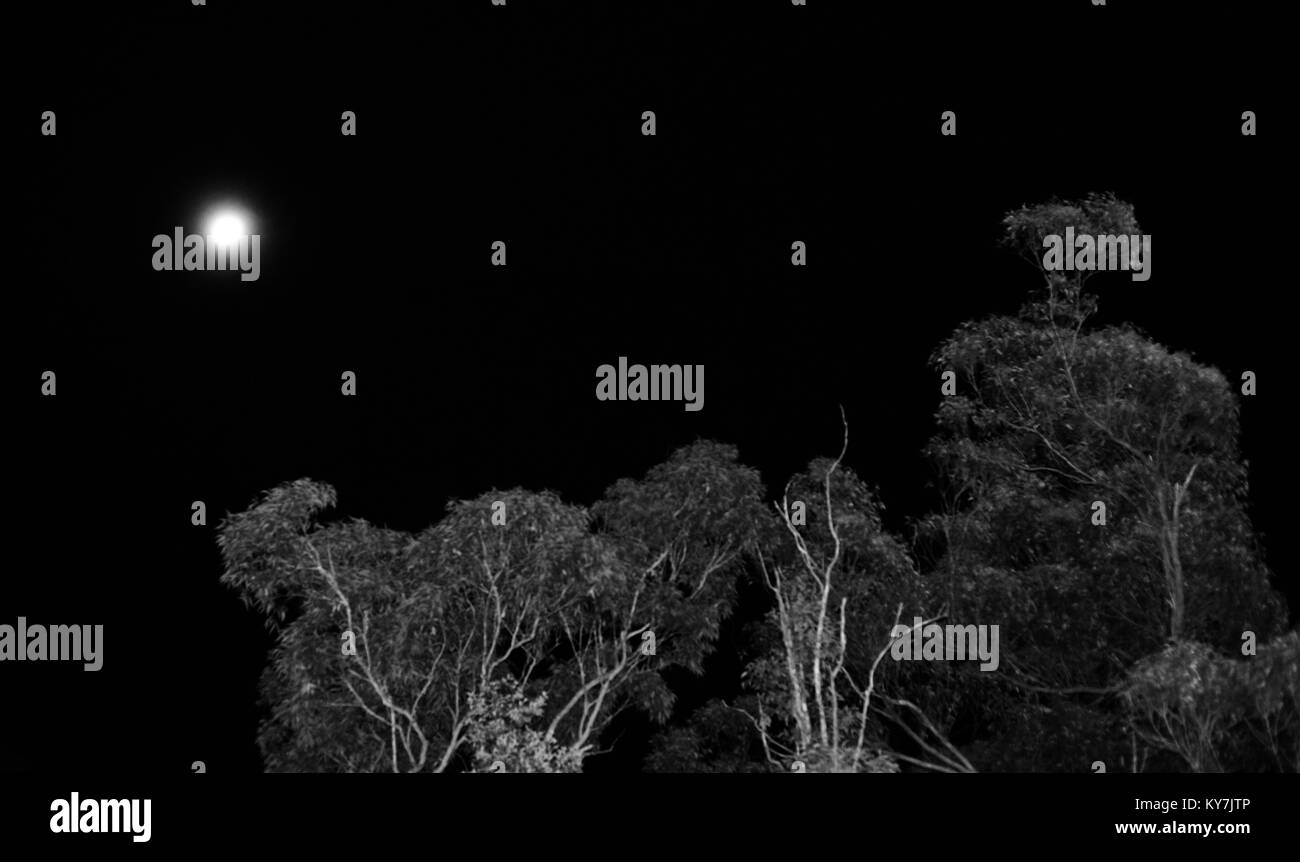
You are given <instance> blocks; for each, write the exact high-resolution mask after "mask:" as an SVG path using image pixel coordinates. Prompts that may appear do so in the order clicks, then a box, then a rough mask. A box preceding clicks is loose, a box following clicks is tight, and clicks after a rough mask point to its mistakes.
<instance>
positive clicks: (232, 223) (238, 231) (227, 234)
mask: <svg viewBox="0 0 1300 862" xmlns="http://www.w3.org/2000/svg"><path fill="white" fill-rule="evenodd" d="M247 233H248V229H247V228H246V227H245V226H244V220H243V219H242V218H240V217H239V216H237V215H235V214H234V213H219V214H218V215H217V216H216V217H215V218H213V219H212V223H211V224H210V225H209V226H208V235H209V236H211V237H212V239H213V241H214V242H216V244H217V245H233V244H234V243H237V242H239V240H240V238H242V237H243V236H245V235H247Z"/></svg>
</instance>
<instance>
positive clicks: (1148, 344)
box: [918, 195, 1281, 756]
mask: <svg viewBox="0 0 1300 862" xmlns="http://www.w3.org/2000/svg"><path fill="white" fill-rule="evenodd" d="M1005 226H1006V243H1007V245H1008V246H1009V247H1011V248H1012V249H1013V250H1015V251H1017V252H1019V253H1021V254H1022V255H1023V256H1024V257H1025V258H1026V259H1027V260H1029V261H1031V262H1032V263H1033V264H1034V265H1035V266H1036V267H1037V268H1038V269H1039V270H1040V271H1041V273H1042V275H1043V288H1042V290H1041V292H1040V293H1038V294H1037V295H1035V296H1034V297H1031V299H1030V301H1029V302H1027V303H1026V304H1025V305H1024V307H1023V308H1022V309H1021V311H1020V313H1019V314H1018V315H1015V316H996V317H992V318H989V319H986V320H981V321H976V322H971V323H967V324H965V325H963V326H962V327H960V328H959V329H958V330H957V332H956V333H954V335H953V336H952V337H951V338H950V339H949V340H948V341H947V342H946V343H945V344H944V345H942V346H941V347H940V348H939V350H938V351H937V352H936V353H935V355H934V358H933V362H934V365H935V367H936V369H937V370H939V371H954V372H956V374H957V376H958V379H959V381H960V389H959V391H958V393H957V394H956V395H954V396H950V397H947V398H945V399H944V401H943V403H942V405H941V406H940V408H939V411H938V414H937V419H938V422H939V426H940V431H939V433H938V434H937V435H936V436H935V438H934V439H933V440H932V441H931V444H930V446H929V448H928V452H929V455H930V456H931V458H932V459H933V461H934V462H935V464H936V465H937V466H938V468H939V471H940V475H941V487H942V491H943V495H944V499H945V501H946V503H945V509H944V511H942V512H940V513H938V514H936V515H934V516H932V517H930V518H928V519H926V521H925V522H924V523H922V524H921V529H920V530H919V533H918V536H919V544H920V546H921V547H922V548H923V549H926V550H928V552H929V554H928V556H929V557H930V559H931V560H933V568H932V571H931V577H932V579H933V580H934V581H935V582H936V583H937V584H938V586H937V589H939V590H940V591H942V592H943V593H944V594H945V595H946V597H947V601H948V603H949V607H950V608H951V609H953V610H960V612H961V613H962V614H963V616H973V615H981V616H992V617H995V618H999V619H1001V620H1002V621H1003V622H1004V624H1005V625H1004V630H1006V631H1008V632H1009V633H1010V635H1011V637H1010V638H1009V639H1008V640H1007V641H1004V646H1003V652H1004V656H1005V657H1004V664H1005V665H1006V666H1007V667H1008V669H1009V670H1010V675H1009V677H1010V678H1009V680H1008V681H1009V682H1010V683H1012V685H1013V689H1008V687H1007V682H1008V681H1000V682H998V683H994V684H992V688H993V690H992V691H989V686H988V685H986V686H985V693H986V695H991V696H989V697H986V698H985V705H984V706H980V705H978V704H976V702H975V700H974V699H973V698H972V699H968V701H969V703H970V708H971V709H972V713H973V714H974V715H975V717H976V720H977V721H978V722H982V723H986V724H998V723H999V722H1000V723H1001V724H1002V726H1003V730H1006V729H1007V726H1008V724H1007V721H1008V719H1009V718H1022V719H1023V718H1025V717H1026V716H1028V715H1030V714H1031V713H1032V712H1034V711H1036V707H1035V705H1034V704H1035V702H1036V701H1033V700H1030V699H1028V698H1027V696H1028V695H1031V694H1038V695H1042V694H1049V695H1051V694H1055V695H1067V696H1078V695H1083V696H1085V697H1088V698H1092V699H1094V700H1095V699H1096V698H1098V697H1108V696H1112V695H1114V694H1115V693H1116V692H1117V691H1118V688H1119V685H1120V682H1121V680H1122V679H1123V677H1124V674H1125V673H1126V671H1127V669H1128V668H1129V667H1130V666H1131V665H1133V664H1134V663H1135V662H1137V661H1138V660H1139V659H1141V658H1142V657H1143V656H1146V655H1149V654H1151V653H1154V652H1157V651H1159V650H1161V649H1162V648H1163V646H1164V644H1166V643H1167V642H1170V641H1172V642H1180V641H1182V640H1185V639H1196V640H1201V641H1205V642H1206V643H1208V644H1210V645H1217V646H1218V647H1220V648H1227V647H1228V646H1229V645H1230V644H1233V643H1235V642H1236V641H1237V639H1238V636H1239V635H1240V633H1241V632H1242V631H1243V630H1244V629H1247V628H1252V629H1254V630H1256V631H1261V632H1269V633H1271V632H1275V631H1276V630H1277V628H1278V626H1279V624H1280V620H1281V605H1280V602H1279V600H1278V597H1277V595H1276V594H1275V593H1273V592H1272V590H1271V589H1270V588H1269V585H1268V572H1267V570H1266V568H1265V566H1264V565H1263V563H1262V561H1261V559H1260V554H1259V552H1258V543H1257V541H1256V539H1255V537H1254V534H1253V532H1252V529H1251V526H1250V522H1249V518H1248V517H1247V514H1246V490H1247V488H1246V465H1245V463H1244V462H1243V461H1242V459H1241V457H1240V453H1239V451H1238V448H1237V438H1238V433H1239V423H1238V406H1237V401H1236V399H1235V397H1234V395H1233V391H1232V389H1231V388H1230V387H1229V385H1228V383H1227V380H1226V379H1225V378H1224V376H1223V375H1222V374H1221V373H1219V372H1218V371H1217V370H1216V369H1213V368H1209V367H1206V366H1203V365H1200V364H1198V363H1196V362H1195V361H1193V360H1192V359H1191V358H1190V357H1189V356H1187V355H1185V354H1181V353H1176V352H1172V351H1170V350H1168V349H1166V348H1164V347H1162V346H1161V345H1159V344H1156V343H1154V342H1152V341H1151V340H1150V339H1148V338H1146V337H1144V336H1143V335H1142V334H1141V333H1139V332H1138V331H1136V330H1135V329H1133V328H1132V327H1130V326H1125V325H1119V326H1106V327H1098V328H1092V327H1090V325H1089V324H1090V321H1091V320H1092V319H1093V317H1094V314H1095V311H1096V300H1095V298H1094V297H1093V296H1092V295H1091V294H1090V293H1088V292H1087V291H1086V289H1085V288H1086V285H1087V282H1088V280H1089V278H1090V277H1091V276H1092V273H1090V272H1087V271H1083V272H1080V271H1075V272H1060V271H1052V270H1047V269H1045V268H1044V267H1043V264H1042V259H1041V255H1042V249H1043V239H1044V237H1046V236H1049V235H1052V234H1057V235H1060V234H1063V233H1064V232H1065V229H1066V227H1067V226H1072V227H1073V228H1074V229H1075V231H1076V232H1077V233H1078V234H1088V235H1120V234H1125V235H1132V234H1139V233H1140V228H1139V227H1138V224H1137V221H1136V218H1135V217H1134V215H1133V210H1132V207H1131V206H1130V205H1128V204H1127V203H1124V202H1122V201H1119V200H1117V199H1116V198H1114V197H1113V196H1111V195H1093V196H1090V197H1088V198H1086V199H1084V200H1082V201H1079V202H1062V201H1053V202H1050V203H1048V204H1044V205H1038V206H1029V207H1023V208H1021V209H1020V210H1017V211H1015V212H1012V213H1010V214H1008V216H1007V218H1006V220H1005ZM1098 503H1101V504H1103V505H1104V507H1105V523H1104V526H1103V525H1101V524H1100V522H1099V521H1096V522H1095V521H1094V518H1095V516H1096V515H1095V513H1097V512H1100V511H1101V510H1100V508H1099V507H1098V506H1097V504H1098ZM1008 704H1016V705H1018V707H1019V709H1018V710H1012V711H1010V712H1008V710H1007V708H1006V707H1007V705H1008ZM999 715H1001V716H1002V718H1001V719H999V718H998V716H999ZM1017 732H1023V731H1017ZM1097 744H1098V743H1096V741H1095V740H1094V741H1093V742H1089V743H1085V745H1092V746H1094V749H1093V750H1094V751H1095V746H1096V745H1097ZM1071 756H1073V755H1071Z"/></svg>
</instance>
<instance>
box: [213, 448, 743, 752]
mask: <svg viewBox="0 0 1300 862" xmlns="http://www.w3.org/2000/svg"><path fill="white" fill-rule="evenodd" d="M759 487H760V486H759V483H758V479H757V475H756V474H754V473H753V472H752V471H748V470H746V469H745V468H743V467H740V466H739V465H737V464H736V463H735V452H734V450H732V449H729V448H728V447H721V446H717V445H716V444H707V443H701V444H696V445H695V446H692V447H687V448H685V449H683V450H680V451H679V452H677V453H675V455H674V456H673V458H672V459H671V460H670V461H669V462H668V463H667V464H664V465H661V466H659V467H657V468H655V469H653V470H651V471H650V473H649V474H648V475H647V477H646V479H645V480H644V481H642V482H633V481H630V480H624V481H622V482H620V483H618V484H617V485H615V486H614V487H613V488H611V490H610V492H609V494H608V495H607V496H606V498H605V499H604V500H602V501H601V502H600V503H598V504H597V506H596V507H595V509H594V512H592V513H589V512H588V511H586V510H585V509H582V508H581V507H576V506H571V505H567V504H565V503H563V502H562V501H560V500H559V499H558V498H557V497H556V496H555V495H553V494H550V493H531V492H526V491H522V490H513V491H506V492H495V491H494V492H490V493H488V494H485V495H482V496H480V497H478V498H476V499H473V500H463V501H457V502H453V503H451V504H449V505H448V508H447V514H446V516H445V517H444V518H443V519H442V520H441V521H440V522H439V523H437V524H435V525H434V526H432V527H430V528H428V529H426V530H424V531H423V532H421V533H419V534H417V535H414V536H411V535H408V534H403V533H400V532H397V531H392V530H387V529H382V528H378V527H375V526H373V525H370V524H368V523H366V522H365V521H363V520H357V519H354V520H350V521H344V522H336V523H330V524H323V523H318V522H317V517H318V515H320V513H322V512H323V511H325V510H326V509H328V508H330V507H331V506H333V505H334V503H335V501H336V499H335V493H334V490H333V489H332V488H331V487H329V486H328V485H324V484H320V483H315V482H312V481H310V480H305V479H304V480H299V481H297V482H292V483H287V484H285V485H282V486H280V487H278V488H275V489H273V490H272V491H270V492H268V493H267V494H266V495H265V496H264V498H263V499H262V500H261V502H259V503H258V504H256V505H254V506H252V507H251V508H249V509H248V510H247V511H245V512H241V513H238V514H236V515H233V516H230V517H228V518H227V519H226V520H225V521H224V522H223V523H222V525H221V527H220V531H219V545H220V548H221V551H222V555H223V559H224V561H225V566H226V570H225V573H224V575H223V577H222V580H223V582H224V583H226V584H227V585H229V586H231V587H232V588H234V589H236V590H237V591H239V592H240V594H241V595H242V597H243V599H244V600H245V602H246V603H248V604H249V605H251V606H253V607H255V608H256V609H257V610H259V611H261V612H263V613H265V614H266V615H267V617H268V620H269V621H270V623H271V624H272V626H273V628H275V629H276V630H277V631H278V643H277V646H276V649H275V652H274V655H273V660H272V664H271V667H270V668H268V671H267V672H266V673H265V674H264V676H263V685H262V688H263V695H264V698H265V700H266V701H267V702H268V704H269V705H270V708H271V717H270V719H269V720H268V721H267V722H266V723H265V724H264V726H263V729H262V732H261V739H260V742H261V745H262V748H263V751H264V753H265V755H266V757H267V761H268V766H269V767H270V768H271V769H276V770H279V769H284V770H303V771H330V770H341V771H374V770H380V769H382V770H387V771H394V772H398V771H403V772H424V771H431V772H442V771H446V770H448V769H453V768H465V767H467V766H469V765H470V763H471V761H472V760H473V758H474V757H476V756H478V755H479V754H482V753H483V752H487V753H488V754H493V753H494V752H495V753H496V754H500V753H501V752H502V751H505V752H507V753H508V752H515V754H514V755H511V756H516V755H517V757H516V759H517V760H519V763H520V764H525V763H530V764H533V766H534V767H536V766H539V765H546V764H550V765H554V766H557V767H558V766H563V767H564V768H566V769H567V768H569V767H571V766H572V765H573V764H574V763H575V762H576V763H581V761H582V759H583V758H585V757H586V756H588V755H589V754H590V753H591V752H592V751H593V750H594V748H595V745H596V743H597V740H598V739H599V736H600V734H601V732H602V731H603V730H604V729H605V728H606V727H607V726H608V724H609V721H610V720H611V719H612V718H613V717H614V716H615V715H617V714H618V712H620V711H621V710H623V709H626V708H641V709H648V710H650V711H651V712H652V714H654V715H657V716H660V717H662V716H663V715H665V714H666V712H667V710H668V709H670V708H671V704H672V698H671V694H670V692H669V691H668V689H667V687H666V685H665V684H664V683H663V679H662V676H661V673H662V671H663V670H665V669H666V668H668V667H672V666H681V667H686V668H688V669H694V670H698V668H699V666H700V663H701V661H702V659H703V656H704V655H705V654H707V652H708V650H709V649H711V646H712V639H713V638H714V637H715V636H716V632H717V629H718V625H719V621H720V619H721V618H722V617H723V616H724V615H725V614H726V613H728V612H729V609H730V604H729V596H730V594H731V592H732V590H733V583H732V582H733V581H734V577H735V571H736V568H735V567H736V563H737V562H738V560H739V557H740V553H741V551H742V549H743V548H744V546H745V544H746V542H747V541H748V535H749V532H750V530H751V529H752V513H753V512H754V511H756V510H757V509H758V507H759V502H758V500H759V496H758V489H759ZM502 504H503V505H504V509H503V512H504V515H505V519H504V523H500V522H497V523H494V522H493V518H492V515H493V512H494V511H495V509H496V507H497V506H499V505H502ZM349 646H351V647H353V648H352V649H349ZM534 720H538V721H540V722H541V724H539V725H538V726H537V727H536V728H534V727H533V726H532V723H533V722H534ZM503 722H504V723H503ZM501 745H504V746H505V748H504V749H499V746H501ZM521 746H522V748H521ZM502 756H504V755H502Z"/></svg>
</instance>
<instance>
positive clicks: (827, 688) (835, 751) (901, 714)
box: [738, 424, 974, 772]
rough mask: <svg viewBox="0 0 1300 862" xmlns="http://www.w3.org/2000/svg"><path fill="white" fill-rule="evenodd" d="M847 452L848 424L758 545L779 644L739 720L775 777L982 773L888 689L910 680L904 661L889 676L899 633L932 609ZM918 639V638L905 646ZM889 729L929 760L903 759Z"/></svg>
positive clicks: (794, 482)
mask: <svg viewBox="0 0 1300 862" xmlns="http://www.w3.org/2000/svg"><path fill="white" fill-rule="evenodd" d="M847 447H848V427H847V424H846V425H845V439H844V448H843V449H841V452H840V454H839V456H838V457H836V458H835V459H833V460H831V459H824V458H823V459H818V460H816V461H814V462H813V463H812V464H811V465H810V466H809V468H808V470H807V471H806V472H805V473H803V474H802V475H799V476H796V477H794V478H793V479H791V481H790V482H789V483H788V484H787V486H786V490H785V494H784V496H783V497H782V500H781V502H780V503H779V504H778V505H777V506H776V507H775V508H776V512H777V522H776V523H775V524H771V525H770V526H769V529H768V531H767V535H766V536H764V537H763V538H762V539H761V540H760V541H758V542H756V545H755V551H756V555H757V560H758V565H759V567H760V569H761V571H762V577H763V581H764V583H765V585H766V586H767V587H768V589H769V590H770V591H771V594H772V597H773V599H774V601H775V608H774V609H773V610H772V612H771V614H770V615H769V623H770V625H771V627H772V628H773V629H775V631H776V632H777V633H778V634H779V639H778V640H777V642H776V643H775V644H774V648H773V649H772V650H771V651H770V652H769V653H768V654H766V655H765V656H763V657H761V658H760V659H758V660H757V661H755V662H753V663H752V664H751V665H750V667H749V668H748V669H747V670H746V677H747V682H748V684H749V687H750V688H751V689H752V691H753V692H754V693H755V696H754V697H751V698H749V699H747V700H746V701H744V702H743V705H742V706H740V707H738V709H740V710H742V711H744V712H745V714H747V715H748V716H749V717H750V719H751V721H752V722H753V724H754V727H755V728H756V729H757V731H758V733H759V734H760V739H761V741H762V745H763V750H764V754H765V757H766V759H767V760H768V762H769V763H770V764H772V765H773V766H774V767H776V768H785V767H786V765H787V764H788V763H794V762H798V763H800V764H802V765H803V768H804V769H805V770H807V771H809V772H897V771H899V768H898V761H903V762H907V763H910V764H914V765H917V766H921V767H924V768H927V769H934V770H937V771H944V772H972V771H974V768H973V767H972V766H971V764H970V762H969V761H968V760H967V759H966V758H965V757H964V756H963V755H962V753H961V752H960V751H958V750H957V749H956V748H955V747H954V746H953V745H952V744H951V743H950V742H949V741H948V739H947V737H946V735H945V734H944V732H943V731H942V730H941V729H940V728H939V727H938V726H936V725H935V723H934V722H932V721H931V720H930V718H929V717H928V716H927V715H926V713H925V711H924V710H923V709H922V708H921V707H919V706H918V705H917V704H916V703H914V702H913V701H912V700H909V699H905V698H898V697H893V696H890V695H889V694H887V693H886V691H885V690H884V688H885V687H884V686H883V685H882V683H883V682H884V680H885V679H886V678H889V679H891V680H893V679H897V678H899V677H900V676H901V671H899V670H897V669H896V668H894V667H892V665H893V664H894V662H892V661H891V662H888V663H886V664H885V666H883V667H882V665H881V662H882V661H883V659H884V658H885V655H886V654H887V653H888V652H889V650H890V647H891V646H892V645H893V642H894V640H895V635H894V630H895V626H897V625H898V624H899V619H900V617H901V616H902V614H903V611H904V609H905V608H906V609H907V610H908V611H909V612H911V611H916V612H918V613H919V612H920V609H921V607H922V605H923V603H924V600H925V599H924V596H923V593H922V589H921V585H920V582H919V578H918V575H917V573H916V571H915V568H914V567H913V565H912V562H911V560H910V558H909V557H908V555H907V551H906V548H905V546H904V545H903V543H902V542H900V541H899V540H897V539H895V538H894V537H892V536H890V535H889V534H888V533H887V532H885V530H884V529H883V527H882V525H881V522H880V513H879V508H880V507H879V504H878V503H877V501H876V499H875V497H874V495H872V494H871V492H870V491H869V490H868V489H867V487H866V486H865V485H864V484H863V483H862V482H861V480H859V479H858V478H857V477H856V476H855V475H854V474H853V473H852V472H851V471H849V470H848V469H847V468H845V467H844V466H843V459H844V454H845V450H847ZM931 621H932V620H927V621H926V622H931ZM913 627H914V626H913ZM910 636H911V627H909V628H908V629H907V631H906V633H905V634H903V635H899V637H910ZM881 718H884V719H887V720H888V721H889V722H891V723H892V724H893V726H894V727H896V728H897V729H898V730H900V731H902V732H903V733H904V734H906V736H907V737H909V738H910V741H911V742H912V743H914V744H915V745H916V746H917V747H918V748H919V756H912V755H910V754H905V753H903V752H901V751H899V750H895V749H892V748H891V747H890V746H889V744H888V739H887V735H886V733H885V730H884V728H883V727H882V726H881V723H880V719H881ZM778 755H779V756H780V757H781V758H783V759H784V762H783V760H779V759H778Z"/></svg>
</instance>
